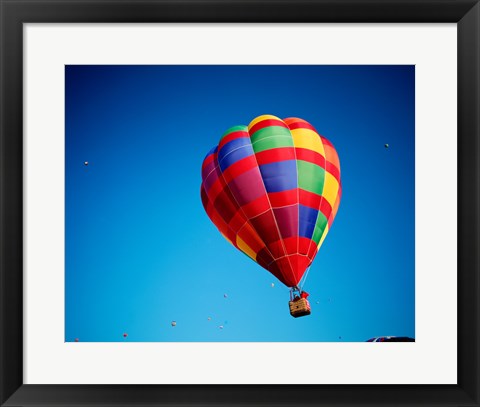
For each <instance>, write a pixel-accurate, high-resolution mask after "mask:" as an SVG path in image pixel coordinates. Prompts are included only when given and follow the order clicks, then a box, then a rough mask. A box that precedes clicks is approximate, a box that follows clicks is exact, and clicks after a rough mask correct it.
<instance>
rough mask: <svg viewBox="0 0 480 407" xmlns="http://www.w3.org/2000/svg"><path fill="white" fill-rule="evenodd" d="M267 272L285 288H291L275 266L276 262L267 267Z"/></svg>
mask: <svg viewBox="0 0 480 407" xmlns="http://www.w3.org/2000/svg"><path fill="white" fill-rule="evenodd" d="M267 270H268V271H269V272H270V273H272V274H273V275H274V276H275V277H277V278H278V279H279V280H280V281H281V282H282V283H283V284H285V285H286V286H287V287H291V285H289V282H288V280H286V279H285V277H284V275H283V273H282V271H281V270H280V268H279V265H278V264H277V262H273V263H271V264H270V265H269V266H268V267H267Z"/></svg>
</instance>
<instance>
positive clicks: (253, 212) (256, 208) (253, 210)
mask: <svg viewBox="0 0 480 407" xmlns="http://www.w3.org/2000/svg"><path fill="white" fill-rule="evenodd" d="M269 209H270V202H269V201H268V197H267V195H262V196H260V197H259V198H257V199H255V200H254V201H252V202H250V203H248V204H246V205H243V206H242V210H243V212H244V213H245V216H246V217H247V218H248V219H251V218H254V217H255V216H258V215H260V214H262V213H264V212H266V211H268V210H269Z"/></svg>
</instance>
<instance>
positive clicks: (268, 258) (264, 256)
mask: <svg viewBox="0 0 480 407" xmlns="http://www.w3.org/2000/svg"><path fill="white" fill-rule="evenodd" d="M257 263H258V264H259V265H260V266H262V267H263V268H264V269H266V270H270V268H269V264H272V263H273V257H272V255H271V254H270V252H269V251H268V249H267V248H265V247H264V248H263V249H261V250H260V251H259V252H258V253H257Z"/></svg>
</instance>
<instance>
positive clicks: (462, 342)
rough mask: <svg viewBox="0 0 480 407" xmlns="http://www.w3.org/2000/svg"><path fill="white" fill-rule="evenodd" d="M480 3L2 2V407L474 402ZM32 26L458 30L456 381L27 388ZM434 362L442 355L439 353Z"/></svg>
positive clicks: (479, 286)
mask: <svg viewBox="0 0 480 407" xmlns="http://www.w3.org/2000/svg"><path fill="white" fill-rule="evenodd" d="M479 1H480V0H456V1H455V0H418V1H416V0H335V1H332V0H298V1H294V0H284V1H282V0H272V1H267V0H260V1H249V0H198V1H195V0H177V1H172V0H142V1H135V0H123V1H122V0H98V1H88V0H86V1H85V0H63V1H58V0H57V1H55V0H0V13H1V45H0V53H1V54H0V57H1V77H0V80H1V83H0V90H1V99H0V103H1V106H0V107H1V108H0V126H1V128H0V132H1V133H0V143H1V144H0V154H1V162H0V163H1V167H0V168H1V170H0V188H1V195H0V197H1V199H0V216H1V218H0V277H1V279H0V284H1V285H0V290H1V291H0V298H1V314H0V315H1V320H0V325H1V333H0V341H1V347H0V403H1V405H2V406H26V405H28V406H60V405H62V406H63V405H64V406H93V405H95V406H107V405H108V406H126V405H160V406H161V405H169V406H175V405H178V406H180V405H181V406H207V405H235V406H243V405H245V406H246V405H248V406H277V405H281V406H294V405H318V406H327V405H344V406H347V405H352V406H353V405H360V404H362V405H392V406H394V405H395V406H404V405H405V406H407V405H408V406H413V405H421V406H423V405H425V406H427V405H432V406H433V405H435V406H447V405H448V406H454V405H455V406H480V404H479V403H480V375H479V367H480V352H479V350H480V345H479V344H480V337H479V326H480V324H479V309H480V304H479V294H480V278H479V253H480V250H478V248H479V238H478V235H479V227H478V223H479V192H480V191H479V182H480V179H479V165H480V161H479V158H480V157H479V147H480V144H479V128H480V116H479V108H480V104H479V93H480V87H479V77H480V5H479ZM28 22H48V23H77V22H90V23H92V22H101V23H119V22H121V23H126V22H136V23H143V22H227V23H236V22H252V23H253V22H264V23H278V22H296V23H309V22H368V23H380V22H410V23H438V22H448V23H456V24H457V33H458V37H457V38H458V55H457V58H458V59H457V63H458V191H457V192H458V215H457V217H458V218H457V219H458V248H457V249H458V369H457V371H458V384H457V385H208V386H205V385H25V384H23V275H22V270H23V138H22V134H23V133H22V132H23V24H24V23H28ZM438 357H439V358H441V357H442V355H438ZM392 368H394V367H392ZM412 369H414V367H412Z"/></svg>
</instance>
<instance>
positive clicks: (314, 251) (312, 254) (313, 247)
mask: <svg viewBox="0 0 480 407" xmlns="http://www.w3.org/2000/svg"><path fill="white" fill-rule="evenodd" d="M317 251H318V248H317V244H316V243H315V242H314V241H313V240H312V244H311V245H310V248H309V249H308V254H307V256H308V257H310V258H311V259H312V260H313V259H314V258H315V255H316V254H317Z"/></svg>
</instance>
